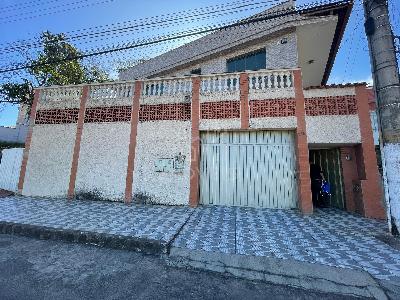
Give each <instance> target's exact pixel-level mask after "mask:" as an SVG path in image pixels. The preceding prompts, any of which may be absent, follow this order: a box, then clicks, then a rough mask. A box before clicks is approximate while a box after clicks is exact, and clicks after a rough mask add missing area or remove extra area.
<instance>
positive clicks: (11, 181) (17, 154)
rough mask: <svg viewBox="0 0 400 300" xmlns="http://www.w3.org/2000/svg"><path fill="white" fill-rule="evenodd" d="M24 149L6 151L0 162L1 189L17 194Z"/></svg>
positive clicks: (3, 152)
mask: <svg viewBox="0 0 400 300" xmlns="http://www.w3.org/2000/svg"><path fill="white" fill-rule="evenodd" d="M23 154H24V148H12V149H4V150H3V151H2V156H1V162H0V189H3V190H7V191H12V192H17V191H18V180H19V173H20V170H21V163H22V156H23Z"/></svg>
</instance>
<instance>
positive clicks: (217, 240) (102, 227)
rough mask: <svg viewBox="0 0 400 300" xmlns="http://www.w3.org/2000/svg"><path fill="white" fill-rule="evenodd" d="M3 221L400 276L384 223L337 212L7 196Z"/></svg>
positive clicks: (398, 255)
mask: <svg viewBox="0 0 400 300" xmlns="http://www.w3.org/2000/svg"><path fill="white" fill-rule="evenodd" d="M0 221H3V222H14V223H20V224H30V225H37V226H46V227H52V228H60V229H74V230H82V231H91V232H99V233H108V234H115V235H120V236H129V237H139V238H147V239H153V240H159V241H161V242H164V243H167V242H170V241H172V240H173V239H174V237H175V236H176V235H177V234H178V233H179V234H178V236H177V237H176V238H175V240H174V242H173V246H174V247H184V248H189V249H198V250H205V251H218V252H223V253H228V254H229V253H237V254H242V255H256V256H269V257H275V258H281V259H296V260H300V261H305V262H311V263H320V264H325V265H329V266H334V267H341V268H353V269H364V270H366V271H367V272H369V273H370V274H371V275H373V276H375V277H376V278H378V279H387V280H397V281H398V280H400V251H398V250H395V249H393V248H392V247H390V246H389V245H387V244H385V243H383V242H381V241H380V240H378V239H376V238H375V236H376V235H379V234H383V233H385V232H386V224H385V222H380V221H376V220H370V219H365V218H361V217H359V216H356V215H352V214H349V213H346V212H343V211H339V210H334V209H324V210H317V211H316V213H315V214H313V215H311V216H303V215H302V214H300V213H298V212H297V211H294V210H273V209H255V208H239V207H222V206H214V207H211V206H209V207H207V206H204V207H199V208H197V209H194V210H193V209H190V208H187V207H172V206H156V205H154V206H150V205H147V206H145V205H131V206H126V205H124V204H122V203H110V202H101V201H71V202H67V201H66V200H63V199H36V198H29V197H17V196H12V197H6V198H0ZM185 222H187V223H186V224H185ZM184 224H185V225H184ZM182 226H183V228H182ZM181 228H182V230H181ZM180 230H181V231H180Z"/></svg>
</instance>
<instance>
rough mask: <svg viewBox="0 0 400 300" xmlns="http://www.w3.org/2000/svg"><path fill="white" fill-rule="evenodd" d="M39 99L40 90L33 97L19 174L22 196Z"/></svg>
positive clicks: (19, 191)
mask: <svg viewBox="0 0 400 300" xmlns="http://www.w3.org/2000/svg"><path fill="white" fill-rule="evenodd" d="M39 98H40V90H39V89H36V90H35V95H34V97H33V103H32V107H31V114H30V116H29V127H28V132H27V134H26V139H25V148H24V153H23V156H22V163H21V169H20V173H19V180H18V193H19V194H22V190H23V189H24V181H25V173H26V166H27V164H28V157H29V149H30V147H31V142H32V133H33V126H34V124H35V119H36V110H37V105H38V102H39Z"/></svg>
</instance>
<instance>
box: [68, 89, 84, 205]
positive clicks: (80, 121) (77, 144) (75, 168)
mask: <svg viewBox="0 0 400 300" xmlns="http://www.w3.org/2000/svg"><path fill="white" fill-rule="evenodd" d="M88 96H89V86H84V87H83V90H82V96H81V100H80V106H79V115H78V124H77V126H76V136H75V146H74V154H73V155H72V164H71V173H70V176H69V186H68V199H72V198H73V197H74V195H75V182H76V173H77V172H78V162H79V152H80V149H81V139H82V131H83V123H84V120H85V107H86V101H87V98H88Z"/></svg>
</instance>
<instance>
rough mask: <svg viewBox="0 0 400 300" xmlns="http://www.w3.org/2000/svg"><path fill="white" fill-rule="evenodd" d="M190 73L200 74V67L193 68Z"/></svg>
mask: <svg viewBox="0 0 400 300" xmlns="http://www.w3.org/2000/svg"><path fill="white" fill-rule="evenodd" d="M190 74H191V75H201V69H200V68H198V69H194V70H192V71H190Z"/></svg>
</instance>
